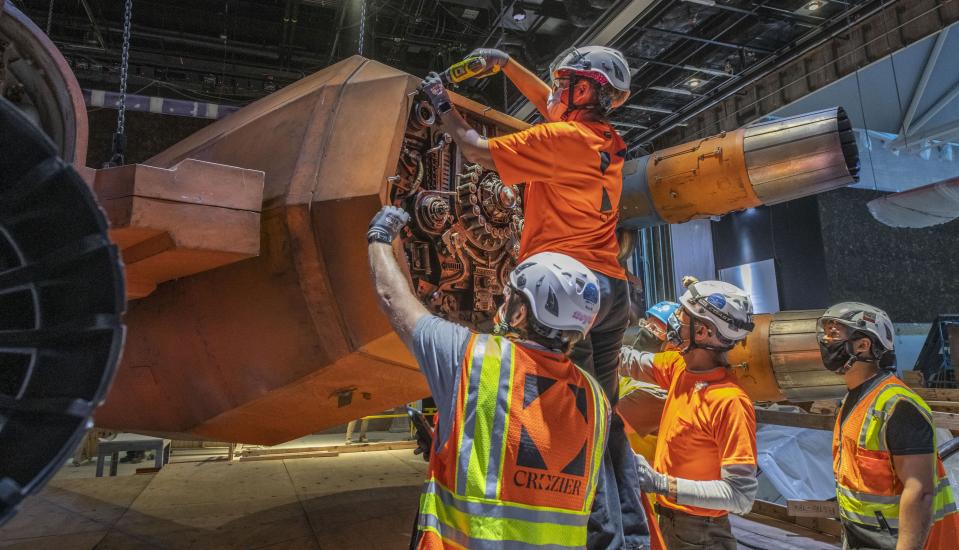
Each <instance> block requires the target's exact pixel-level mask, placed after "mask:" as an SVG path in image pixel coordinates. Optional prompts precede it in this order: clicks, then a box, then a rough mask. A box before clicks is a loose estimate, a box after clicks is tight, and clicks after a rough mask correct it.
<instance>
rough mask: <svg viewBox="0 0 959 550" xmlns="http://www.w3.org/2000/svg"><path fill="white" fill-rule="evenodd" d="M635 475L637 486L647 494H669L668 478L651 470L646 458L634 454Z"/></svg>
mask: <svg viewBox="0 0 959 550" xmlns="http://www.w3.org/2000/svg"><path fill="white" fill-rule="evenodd" d="M635 456H636V473H637V474H639V486H640V487H641V488H642V489H643V491H645V492H647V493H657V494H660V495H668V494H669V476H666V475H664V474H661V473H659V472H657V471H656V470H654V469H653V467H652V466H650V465H649V462H648V461H647V460H646V457H645V456H643V455H641V454H638V453H636V454H635Z"/></svg>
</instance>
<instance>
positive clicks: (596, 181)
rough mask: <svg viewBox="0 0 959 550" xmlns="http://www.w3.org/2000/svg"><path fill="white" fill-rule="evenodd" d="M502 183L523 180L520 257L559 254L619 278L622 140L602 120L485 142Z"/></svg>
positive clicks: (550, 125)
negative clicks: (618, 239) (522, 220)
mask: <svg viewBox="0 0 959 550" xmlns="http://www.w3.org/2000/svg"><path fill="white" fill-rule="evenodd" d="M489 149H490V153H492V155H493V163H494V164H495V165H496V171H497V172H499V176H500V178H501V179H502V180H503V183H504V184H506V185H516V184H518V183H522V182H526V184H527V185H526V194H525V197H524V198H525V201H526V204H525V208H524V214H525V221H524V223H523V237H522V240H521V241H520V246H519V256H520V257H519V260H520V262H522V261H523V260H524V259H525V258H527V257H529V256H532V255H533V254H537V253H539V252H560V253H563V254H566V255H568V256H572V257H573V258H576V259H577V260H579V261H581V262H583V264H585V265H586V266H587V267H589V268H590V269H592V270H594V271H598V272H600V273H602V274H604V275H606V276H608V277H613V278H615V279H625V278H626V273H625V271H624V270H623V268H622V266H620V265H619V262H618V261H617V260H616V255H617V254H618V253H619V242H618V241H617V239H616V224H617V223H619V198H620V195H622V193H623V159H624V158H625V156H626V143H625V142H624V141H623V139H622V138H621V137H619V134H617V133H616V131H615V130H613V129H612V127H611V126H610V125H609V124H606V123H604V122H549V123H546V124H538V125H536V126H533V127H531V128H527V129H526V130H523V131H521V132H516V133H514V134H509V135H506V136H502V137H496V138H492V139H490V140H489Z"/></svg>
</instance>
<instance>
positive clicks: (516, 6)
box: [513, 2, 526, 21]
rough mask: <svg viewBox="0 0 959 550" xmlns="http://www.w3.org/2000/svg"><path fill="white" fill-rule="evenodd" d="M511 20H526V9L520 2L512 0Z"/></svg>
mask: <svg viewBox="0 0 959 550" xmlns="http://www.w3.org/2000/svg"><path fill="white" fill-rule="evenodd" d="M513 21H526V10H525V9H523V4H522V2H513Z"/></svg>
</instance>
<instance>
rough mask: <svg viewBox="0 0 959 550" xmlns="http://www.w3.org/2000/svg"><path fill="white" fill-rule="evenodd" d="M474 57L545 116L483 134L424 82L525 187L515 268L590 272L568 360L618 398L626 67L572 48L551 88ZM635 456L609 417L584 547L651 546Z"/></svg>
mask: <svg viewBox="0 0 959 550" xmlns="http://www.w3.org/2000/svg"><path fill="white" fill-rule="evenodd" d="M470 56H471V57H482V58H483V59H484V60H485V62H486V74H485V75H481V76H488V75H490V74H493V73H497V72H500V71H502V72H503V73H504V74H505V75H506V76H507V77H508V78H509V79H510V80H511V81H512V82H513V83H514V84H515V85H516V86H517V88H519V90H520V92H522V93H523V95H525V96H526V98H527V99H529V101H530V102H531V103H532V104H533V105H534V106H535V107H536V108H537V110H538V111H539V112H540V114H541V115H542V116H543V118H544V119H545V120H546V121H547V122H546V123H544V124H538V125H535V126H533V127H531V128H528V129H526V130H523V131H520V132H516V133H513V134H509V135H505V136H500V137H496V138H491V139H486V138H484V137H483V136H482V135H480V134H479V133H478V132H477V131H476V130H475V129H473V128H472V127H471V126H470V125H469V124H467V122H466V120H465V119H464V118H463V117H462V115H460V114H459V113H458V112H457V111H456V110H455V109H453V107H452V104H451V103H450V99H449V94H448V93H447V91H446V89H445V87H444V85H443V81H442V79H441V78H440V76H439V75H437V74H436V73H431V74H430V75H429V76H428V77H427V78H426V79H425V80H424V81H423V83H422V84H421V85H420V89H421V90H423V92H424V93H425V94H426V96H427V97H428V98H429V100H430V102H431V103H432V105H433V107H434V109H435V110H436V112H437V113H438V114H439V116H440V119H441V121H442V124H443V126H444V129H445V130H446V131H447V132H449V134H450V135H451V136H452V138H453V140H454V141H455V142H456V144H457V145H458V146H459V148H460V151H462V153H463V155H464V156H465V157H466V159H467V160H468V161H470V162H473V163H476V164H479V165H480V166H482V167H483V168H485V169H487V170H495V171H496V172H498V173H499V176H500V178H501V179H502V181H503V183H504V184H506V185H517V184H520V183H525V184H526V189H525V196H524V201H525V208H524V216H525V220H524V225H523V234H522V238H521V241H520V250H519V263H520V265H522V263H523V261H524V260H525V259H526V258H529V257H530V256H532V255H534V254H537V253H540V252H557V253H561V254H566V255H569V256H570V257H573V258H575V259H577V260H579V261H580V262H582V263H583V264H584V265H586V266H587V267H588V268H589V269H590V270H591V271H593V273H594V274H595V275H596V277H597V279H598V281H599V287H600V310H599V314H598V315H597V318H596V323H595V324H594V325H593V328H592V330H591V331H590V333H589V335H588V337H587V338H585V339H583V341H581V342H580V343H579V344H578V345H577V346H576V349H575V350H574V351H573V354H572V360H573V362H574V363H576V364H577V365H579V366H580V367H582V368H583V369H584V370H586V371H587V372H589V373H590V374H592V375H593V376H594V377H595V378H596V379H597V380H598V381H599V383H600V386H601V387H602V388H603V390H604V391H605V392H606V396H607V397H608V398H609V401H610V403H611V404H613V405H615V403H616V401H617V399H618V367H619V349H620V347H621V346H622V342H623V333H624V332H625V330H626V325H627V323H628V320H629V285H628V283H627V281H626V272H625V270H624V269H623V267H622V266H621V265H620V263H619V261H618V259H617V255H618V253H619V242H618V240H617V238H616V224H617V223H618V221H619V200H620V195H621V194H622V189H623V161H624V159H625V156H626V144H625V142H624V141H623V139H622V138H621V137H620V136H619V134H617V133H616V130H614V129H613V127H612V125H611V124H610V123H609V121H608V119H607V116H608V114H609V113H610V112H611V111H612V110H613V109H615V108H617V107H619V106H620V105H622V104H623V103H625V101H626V99H627V98H628V97H629V81H630V72H629V65H628V64H627V62H626V59H625V58H624V57H623V55H622V54H621V53H620V52H618V51H616V50H613V49H611V48H605V47H601V46H587V47H582V48H573V49H570V50H568V51H567V52H564V53H563V54H561V55H560V56H559V57H558V58H557V59H556V61H554V62H553V64H552V65H551V67H550V76H551V78H552V83H551V85H550V84H547V83H545V82H543V81H542V80H540V79H539V77H537V76H536V75H535V74H533V73H532V72H530V71H529V70H528V69H526V68H525V67H523V66H522V65H520V64H519V63H518V62H517V61H516V60H514V59H511V58H510V56H509V55H508V54H506V53H505V52H502V51H499V50H493V49H482V50H477V51H475V52H473V53H472V54H470ZM632 454H633V453H632V451H631V450H630V449H629V444H628V442H627V441H626V435H625V433H624V431H623V426H622V421H621V420H620V419H619V418H618V417H614V418H613V422H612V427H611V429H610V437H609V443H608V447H607V452H606V455H605V456H604V475H603V478H602V480H601V481H602V486H601V488H600V489H599V492H598V493H597V497H596V501H595V504H594V508H593V511H594V517H593V518H591V521H590V525H591V531H590V539H589V547H590V548H603V549H604V550H605V549H608V548H643V547H645V546H646V545H647V544H648V538H649V531H648V524H647V522H646V520H645V516H644V512H643V508H642V503H641V501H640V498H639V496H638V493H639V491H638V483H639V480H638V479H637V477H636V473H635V471H634V469H633V468H632V466H631V462H632V460H633V459H632Z"/></svg>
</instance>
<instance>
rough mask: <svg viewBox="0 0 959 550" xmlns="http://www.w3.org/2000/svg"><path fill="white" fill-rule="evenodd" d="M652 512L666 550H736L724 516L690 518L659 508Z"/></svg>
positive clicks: (727, 521)
mask: <svg viewBox="0 0 959 550" xmlns="http://www.w3.org/2000/svg"><path fill="white" fill-rule="evenodd" d="M656 508H657V510H658V511H659V529H660V530H661V531H662V533H663V540H665V541H666V548H667V549H668V550H700V549H709V550H713V549H715V548H721V549H723V550H736V538H735V537H733V531H732V527H731V526H730V525H729V518H728V517H727V516H720V517H718V518H714V517H706V516H693V515H690V514H686V513H683V512H680V511H677V510H672V509H668V508H663V507H662V506H657V507H656Z"/></svg>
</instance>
